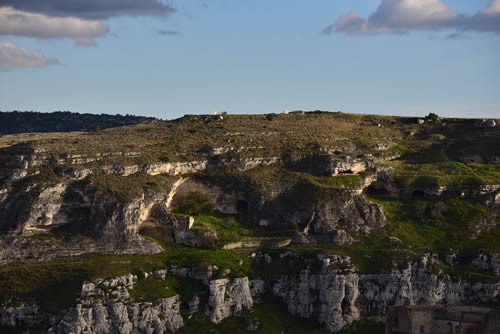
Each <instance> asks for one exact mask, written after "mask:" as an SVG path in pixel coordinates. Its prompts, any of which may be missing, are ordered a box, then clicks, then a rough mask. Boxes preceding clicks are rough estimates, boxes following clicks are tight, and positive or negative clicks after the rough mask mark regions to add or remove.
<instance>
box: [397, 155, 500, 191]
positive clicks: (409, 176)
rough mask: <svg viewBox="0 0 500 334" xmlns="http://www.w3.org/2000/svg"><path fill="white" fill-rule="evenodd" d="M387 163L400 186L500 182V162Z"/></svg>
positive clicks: (403, 161) (404, 161)
mask: <svg viewBox="0 0 500 334" xmlns="http://www.w3.org/2000/svg"><path fill="white" fill-rule="evenodd" d="M387 164H388V165H389V166H391V167H394V168H395V170H396V172H395V175H394V176H395V178H396V180H397V181H398V182H399V184H401V185H402V186H415V187H435V186H449V185H470V186H477V185H484V184H500V164H496V165H485V164H477V163H467V164H466V163H461V162H457V161H449V160H444V161H443V159H439V160H437V161H433V162H426V163H418V162H412V161H407V160H394V161H390V162H387ZM422 181H423V182H422Z"/></svg>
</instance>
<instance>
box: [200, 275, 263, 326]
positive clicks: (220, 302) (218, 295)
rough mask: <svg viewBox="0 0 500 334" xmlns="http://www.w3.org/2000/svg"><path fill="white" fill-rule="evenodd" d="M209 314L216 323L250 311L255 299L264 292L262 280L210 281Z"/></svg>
mask: <svg viewBox="0 0 500 334" xmlns="http://www.w3.org/2000/svg"><path fill="white" fill-rule="evenodd" d="M208 288H209V292H210V294H209V297H208V307H207V314H208V316H209V317H210V320H212V321H213V322H214V323H219V322H221V321H222V320H224V319H225V318H227V317H229V316H234V315H239V314H241V312H242V311H243V310H245V309H246V310H250V309H251V308H252V307H253V304H254V297H256V296H257V295H259V294H261V293H262V292H263V290H264V282H263V281H261V280H256V281H249V280H248V277H243V278H233V279H218V280H213V281H210V284H209V287H208Z"/></svg>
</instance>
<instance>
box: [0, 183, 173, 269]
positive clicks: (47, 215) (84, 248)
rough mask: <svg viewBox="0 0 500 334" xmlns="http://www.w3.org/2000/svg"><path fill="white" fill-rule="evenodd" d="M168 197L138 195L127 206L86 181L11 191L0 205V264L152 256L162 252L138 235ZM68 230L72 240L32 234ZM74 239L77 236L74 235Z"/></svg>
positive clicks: (162, 195)
mask: <svg viewBox="0 0 500 334" xmlns="http://www.w3.org/2000/svg"><path fill="white" fill-rule="evenodd" d="M166 196H167V194H163V193H155V194H143V195H141V196H139V197H137V198H135V199H133V200H131V201H122V200H119V199H117V198H116V197H114V196H112V195H110V194H107V193H102V192H98V191H96V189H95V187H93V186H92V185H91V184H89V183H88V182H86V181H78V182H74V183H58V184H56V185H54V186H49V187H40V186H38V185H30V186H28V188H21V189H12V190H11V191H10V192H9V193H8V195H6V196H5V198H4V200H3V201H1V202H0V215H1V216H2V217H1V218H2V219H1V220H0V230H10V231H9V233H8V234H4V235H2V236H1V237H0V263H8V262H11V261H13V260H15V259H26V258H32V259H37V260H46V259H50V258H54V257H58V256H73V255H80V254H84V253H88V252H99V253H106V254H155V253H159V252H161V251H162V248H161V247H160V246H159V245H158V244H157V243H155V242H153V241H151V240H148V239H145V238H143V237H142V236H140V235H139V233H138V227H139V225H140V223H141V221H142V220H143V216H144V215H145V212H147V211H148V210H149V209H150V208H151V207H152V206H153V205H154V203H164V202H165V199H166ZM49 230H57V231H59V230H60V231H61V232H62V233H64V231H66V230H68V231H70V232H71V234H72V235H73V236H74V237H71V238H70V239H71V240H69V242H68V241H65V239H64V238H63V239H55V238H53V239H50V238H49V239H47V240H45V241H44V242H42V241H43V240H40V239H37V238H36V235H37V233H40V232H44V231H49ZM75 235H76V236H75Z"/></svg>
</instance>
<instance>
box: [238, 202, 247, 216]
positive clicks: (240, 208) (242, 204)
mask: <svg viewBox="0 0 500 334" xmlns="http://www.w3.org/2000/svg"><path fill="white" fill-rule="evenodd" d="M236 210H238V212H240V213H243V212H247V211H248V202H247V201H245V200H242V199H240V200H238V202H237V203H236Z"/></svg>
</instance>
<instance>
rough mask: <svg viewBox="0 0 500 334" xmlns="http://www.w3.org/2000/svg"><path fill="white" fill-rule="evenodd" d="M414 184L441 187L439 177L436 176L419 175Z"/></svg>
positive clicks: (425, 186) (423, 186)
mask: <svg viewBox="0 0 500 334" xmlns="http://www.w3.org/2000/svg"><path fill="white" fill-rule="evenodd" d="M412 185H413V186H414V187H422V188H436V187H439V179H438V178H437V177H435V176H419V177H417V178H416V179H415V181H413V184H412Z"/></svg>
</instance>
